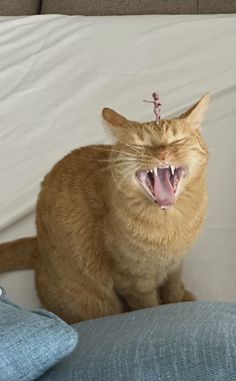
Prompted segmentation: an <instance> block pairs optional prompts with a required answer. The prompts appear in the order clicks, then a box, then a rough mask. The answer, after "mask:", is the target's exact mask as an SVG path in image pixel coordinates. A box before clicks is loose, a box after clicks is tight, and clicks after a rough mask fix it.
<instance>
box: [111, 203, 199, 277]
mask: <svg viewBox="0 0 236 381" xmlns="http://www.w3.org/2000/svg"><path fill="white" fill-rule="evenodd" d="M122 201H123V202H122ZM192 201H193V203H194V200H192ZM198 201H199V207H198V210H195V212H194V207H191V206H190V207H189V208H186V205H185V208H183V206H184V205H181V203H180V205H179V207H180V208H181V207H182V209H183V211H182V214H181V212H179V211H178V210H177V211H164V210H160V208H159V207H158V206H156V205H153V204H152V203H151V201H149V200H147V203H146V202H144V203H143V204H142V202H140V203H139V202H138V201H137V200H136V202H134V204H132V202H131V203H130V204H126V203H125V202H124V199H123V200H122V197H121V199H120V200H118V197H117V196H116V197H114V198H113V199H112V200H111V202H110V205H109V207H110V213H109V216H108V217H107V219H106V220H105V226H104V237H105V245H106V249H107V251H108V252H109V255H110V256H111V257H112V258H113V260H114V262H115V265H116V266H117V268H119V269H120V271H123V272H126V273H127V274H128V273H130V274H134V275H137V276H144V275H147V276H148V275H151V274H152V275H153V276H160V274H162V276H165V275H166V274H167V273H168V272H169V271H171V270H172V269H173V268H175V267H176V266H177V265H178V264H179V262H180V261H181V259H182V257H183V256H184V254H185V252H186V250H187V248H188V247H189V246H190V245H191V244H192V241H193V240H194V239H195V238H196V235H197V233H198V231H199V229H200V226H201V224H202V222H203V218H202V217H201V216H202V211H203V210H204V208H205V204H206V200H205V199H204V198H203V197H202V198H201V199H199V200H198Z"/></svg>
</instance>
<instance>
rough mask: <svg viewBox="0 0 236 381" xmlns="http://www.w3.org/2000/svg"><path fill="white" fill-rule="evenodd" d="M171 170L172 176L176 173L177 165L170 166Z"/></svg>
mask: <svg viewBox="0 0 236 381" xmlns="http://www.w3.org/2000/svg"><path fill="white" fill-rule="evenodd" d="M170 170H171V173H172V176H174V174H175V166H174V165H171V166H170Z"/></svg>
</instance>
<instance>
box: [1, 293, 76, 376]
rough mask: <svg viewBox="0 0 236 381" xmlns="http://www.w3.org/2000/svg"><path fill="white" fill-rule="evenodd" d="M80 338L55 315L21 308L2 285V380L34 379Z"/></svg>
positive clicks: (70, 348) (64, 354) (63, 355)
mask: <svg viewBox="0 0 236 381" xmlns="http://www.w3.org/2000/svg"><path fill="white" fill-rule="evenodd" d="M77 341H78V334H77V332H76V331H75V330H74V329H73V328H72V327H70V326H69V325H67V324H66V323H64V322H63V321H62V320H61V319H59V318H58V317H56V316H55V315H54V314H52V313H50V312H46V311H44V310H37V311H32V312H30V311H27V310H25V309H23V308H20V307H19V306H16V305H14V304H13V303H11V302H9V301H8V300H7V299H6V298H5V296H4V292H2V289H1V288H0V381H31V380H35V379H36V378H37V377H39V376H40V375H41V374H43V373H44V372H45V371H46V370H48V369H49V368H50V367H51V366H52V365H54V364H55V363H56V362H57V361H59V360H61V359H62V358H63V357H65V356H66V355H68V354H69V353H70V352H71V351H72V350H73V349H74V347H75V346H76V344H77Z"/></svg>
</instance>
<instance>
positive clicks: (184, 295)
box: [159, 283, 196, 304]
mask: <svg viewBox="0 0 236 381" xmlns="http://www.w3.org/2000/svg"><path fill="white" fill-rule="evenodd" d="M159 294H160V298H161V301H162V304H169V303H180V302H193V301H195V300H196V297H195V296H194V295H193V294H192V293H191V292H190V291H188V290H186V289H185V288H184V286H183V284H182V283H180V284H176V283H174V284H173V283H169V284H168V283H167V284H165V285H164V286H162V287H161V288H160V289H159Z"/></svg>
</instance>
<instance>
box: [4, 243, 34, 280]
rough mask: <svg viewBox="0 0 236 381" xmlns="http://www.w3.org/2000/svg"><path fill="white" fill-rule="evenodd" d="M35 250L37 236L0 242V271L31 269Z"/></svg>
mask: <svg viewBox="0 0 236 381" xmlns="http://www.w3.org/2000/svg"><path fill="white" fill-rule="evenodd" d="M37 251H38V242H37V237H26V238H21V239H17V240H16V241H11V242H6V243H2V244H0V273H5V272H8V271H14V270H25V269H33V268H34V263H35V260H36V257H37Z"/></svg>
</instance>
